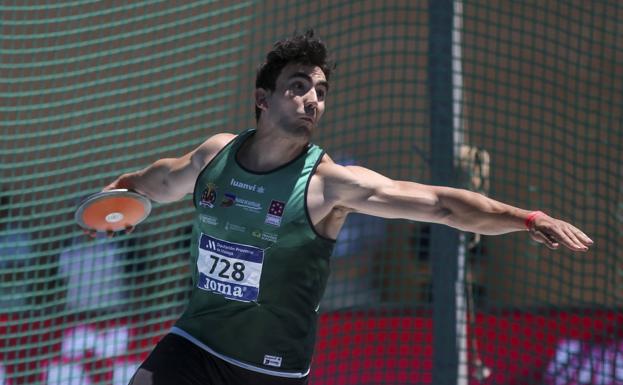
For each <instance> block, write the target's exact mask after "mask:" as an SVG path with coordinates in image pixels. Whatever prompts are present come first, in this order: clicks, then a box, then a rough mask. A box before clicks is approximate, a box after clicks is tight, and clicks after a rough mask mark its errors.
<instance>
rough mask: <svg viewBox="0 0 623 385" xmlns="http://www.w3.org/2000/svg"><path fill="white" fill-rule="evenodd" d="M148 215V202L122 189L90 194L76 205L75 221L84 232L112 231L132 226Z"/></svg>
mask: <svg viewBox="0 0 623 385" xmlns="http://www.w3.org/2000/svg"><path fill="white" fill-rule="evenodd" d="M150 212H151V201H150V200H149V199H148V198H146V197H144V196H143V195H141V194H138V193H136V192H133V191H129V190H126V189H117V190H109V191H102V192H98V193H96V194H93V195H90V196H89V197H87V198H86V199H84V200H83V201H82V203H80V204H79V205H78V208H77V209H76V215H75V218H76V222H78V224H79V225H80V226H81V227H82V228H83V229H86V230H91V231H101V232H111V231H112V232H115V231H121V230H125V229H127V228H129V227H134V226H136V225H138V224H139V223H141V222H142V221H144V220H145V218H147V216H148V215H149V213H150Z"/></svg>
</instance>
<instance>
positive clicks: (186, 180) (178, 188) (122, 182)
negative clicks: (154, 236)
mask: <svg viewBox="0 0 623 385" xmlns="http://www.w3.org/2000/svg"><path fill="white" fill-rule="evenodd" d="M233 138H234V135H232V134H217V135H214V136H212V137H211V138H209V139H208V140H206V141H205V142H204V143H203V144H201V145H200V146H199V147H197V148H196V149H195V150H193V151H191V152H189V153H188V154H186V155H184V156H182V157H180V158H166V159H160V160H157V161H156V162H154V163H153V164H151V165H150V166H148V167H146V168H144V169H142V170H139V171H135V172H131V173H127V174H123V175H121V176H120V177H119V178H117V179H116V180H115V181H113V182H112V183H111V184H109V185H108V186H106V187H104V190H112V189H119V188H124V189H129V190H134V191H136V192H138V193H140V194H142V195H145V196H146V197H148V198H149V199H151V200H153V201H156V202H173V201H176V200H179V199H182V198H183V197H184V196H185V195H186V194H189V193H192V191H193V189H194V186H195V181H196V180H197V177H198V176H199V173H200V172H201V170H203V168H204V167H205V166H206V164H208V162H209V161H210V160H211V159H212V158H213V157H214V156H215V155H216V154H217V153H218V152H219V151H220V149H222V148H223V147H224V146H225V145H226V144H227V143H228V142H229V141H230V140H231V139H233Z"/></svg>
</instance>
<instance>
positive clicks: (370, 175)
mask: <svg viewBox="0 0 623 385" xmlns="http://www.w3.org/2000/svg"><path fill="white" fill-rule="evenodd" d="M316 175H317V176H318V177H319V178H320V179H322V180H323V181H324V182H325V183H329V184H332V185H333V184H336V185H342V186H344V185H345V186H352V187H359V188H362V187H363V188H366V187H372V186H374V185H377V184H378V183H379V182H383V183H386V182H388V181H390V179H389V178H386V177H385V176H383V175H381V174H379V173H377V172H375V171H373V170H370V169H368V168H366V167H362V166H359V165H353V164H349V165H345V166H343V165H340V164H337V163H335V162H334V161H333V159H331V157H330V156H328V155H327V154H325V155H324V156H323V158H322V159H321V160H320V163H319V164H318V168H317V170H316Z"/></svg>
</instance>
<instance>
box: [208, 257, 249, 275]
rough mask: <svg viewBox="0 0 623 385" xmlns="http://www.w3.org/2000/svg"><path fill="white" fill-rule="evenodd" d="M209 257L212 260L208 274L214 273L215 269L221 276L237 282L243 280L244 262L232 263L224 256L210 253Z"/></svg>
mask: <svg viewBox="0 0 623 385" xmlns="http://www.w3.org/2000/svg"><path fill="white" fill-rule="evenodd" d="M210 259H212V261H213V263H212V267H211V268H210V274H214V273H215V271H218V276H219V277H221V278H225V279H230V278H231V279H233V280H235V281H238V282H241V281H243V280H244V268H245V266H244V263H242V262H234V263H233V264H232V263H231V262H229V260H227V259H226V258H219V257H218V256H217V255H214V254H210Z"/></svg>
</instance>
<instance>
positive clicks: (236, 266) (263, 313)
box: [172, 130, 335, 377]
mask: <svg viewBox="0 0 623 385" xmlns="http://www.w3.org/2000/svg"><path fill="white" fill-rule="evenodd" d="M254 133H255V130H249V131H246V132H244V133H242V134H240V135H239V136H238V137H237V138H236V139H234V140H232V141H231V142H230V143H229V144H228V145H227V146H226V147H225V148H224V149H223V150H221V152H220V153H219V154H218V155H217V156H216V157H215V158H214V159H213V160H212V161H211V162H210V164H209V165H208V166H207V167H206V168H205V169H204V170H203V171H202V172H201V174H200V175H199V177H198V178H197V182H196V185H195V192H194V196H193V200H194V203H195V207H196V214H197V215H196V220H195V224H194V228H193V238H192V243H191V256H192V271H193V288H192V293H191V298H190V302H189V305H188V307H187V309H186V311H185V312H184V314H183V315H182V317H181V318H180V319H179V320H178V322H177V323H176V325H175V327H174V328H173V330H172V332H174V333H176V334H179V335H182V336H184V337H186V338H188V339H190V340H191V341H193V342H195V343H196V344H198V345H199V346H201V347H203V348H204V349H206V350H208V351H210V352H211V353H213V354H216V355H217V356H219V357H221V358H223V359H225V360H227V361H229V362H232V363H234V364H236V365H238V366H242V367H246V368H248V369H251V370H255V371H259V372H263V373H267V374H273V375H278V376H283V377H302V376H304V375H306V374H307V373H308V372H309V366H310V363H311V357H312V353H313V349H314V343H315V337H316V323H317V317H318V306H319V302H320V299H321V297H322V294H323V292H324V289H325V286H326V282H327V278H328V275H329V257H330V255H331V252H332V250H333V246H334V244H335V241H334V240H332V239H328V238H324V237H322V236H321V235H319V234H317V233H316V232H315V230H314V228H313V225H312V223H311V221H310V217H309V213H308V211H307V206H306V192H307V187H308V184H309V181H310V178H311V176H312V174H313V173H314V171H315V169H316V167H317V165H318V163H319V162H320V159H321V158H322V156H323V154H324V151H323V150H322V149H321V148H319V147H318V146H315V145H309V146H308V147H307V148H306V151H304V152H303V153H302V154H301V155H299V156H298V157H297V158H295V159H294V160H292V161H291V162H289V163H287V164H285V165H283V166H281V167H279V168H277V169H275V170H272V171H270V172H265V173H257V172H252V171H249V170H246V169H245V168H244V167H242V166H241V165H240V164H239V163H238V162H237V160H236V153H237V152H238V149H239V148H240V146H241V145H242V143H244V141H245V140H246V139H247V138H249V137H250V136H251V135H253V134H254Z"/></svg>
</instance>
